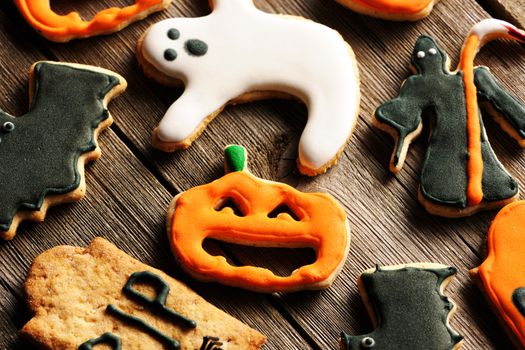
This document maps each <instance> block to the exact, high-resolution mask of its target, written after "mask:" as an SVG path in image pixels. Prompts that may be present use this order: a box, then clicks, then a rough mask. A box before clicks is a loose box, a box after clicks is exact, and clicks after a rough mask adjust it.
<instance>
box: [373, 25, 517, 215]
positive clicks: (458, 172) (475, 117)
mask: <svg viewBox="0 0 525 350" xmlns="http://www.w3.org/2000/svg"><path fill="white" fill-rule="evenodd" d="M496 38H509V39H515V40H519V41H521V42H525V32H523V31H520V30H518V29H517V28H516V27H514V26H512V25H511V24H508V23H506V22H503V21H499V20H495V19H487V20H484V21H481V22H480V23H478V24H477V25H475V26H474V27H473V28H472V30H471V31H470V33H469V35H468V37H467V40H466V41H465V44H464V46H463V49H462V52H461V59H460V64H459V67H458V70H457V71H455V72H451V71H450V70H449V67H448V62H449V61H448V58H447V55H446V53H445V52H444V51H443V50H441V49H440V48H439V46H438V45H437V43H436V42H435V40H434V39H432V38H431V37H428V36H421V37H420V38H419V39H418V40H417V42H416V45H415V48H414V51H413V54H412V66H413V69H414V75H412V76H410V77H409V78H408V79H407V80H406V81H405V82H404V83H403V85H402V87H401V91H400V93H399V96H398V97H396V98H395V99H393V100H390V101H388V102H386V103H384V104H382V105H381V106H380V107H379V108H378V109H377V110H376V112H375V115H374V120H373V122H374V125H375V126H376V127H378V128H380V129H382V130H384V131H386V132H387V133H389V134H390V135H392V137H393V138H394V139H395V147H394V151H393V153H392V157H391V160H390V170H391V171H392V172H394V173H397V172H399V171H400V170H401V167H402V166H403V164H404V161H405V157H406V154H407V150H408V147H409V146H410V144H411V142H412V141H413V140H414V139H415V138H417V137H418V136H419V135H420V134H421V131H422V128H423V123H422V116H423V115H426V114H431V115H432V116H434V117H435V118H434V119H433V123H431V125H432V132H431V133H430V139H429V144H428V148H427V154H426V157H425V161H424V163H423V168H422V171H421V185H420V187H419V200H420V202H421V203H422V204H423V206H424V207H425V208H426V209H427V211H429V212H430V213H432V214H435V215H441V216H446V217H460V216H467V215H472V214H474V213H476V212H477V211H480V210H484V209H493V208H499V207H502V206H504V205H506V204H508V203H509V202H512V201H514V200H516V199H517V197H518V183H517V182H516V180H514V179H513V178H512V177H511V175H510V174H509V173H508V172H507V171H506V170H505V168H504V167H503V165H502V164H501V163H500V162H499V160H498V158H497V157H496V155H495V154H494V151H493V150H492V147H491V145H490V143H489V141H488V138H487V134H486V132H485V127H484V126H483V120H482V119H481V115H480V107H483V108H485V109H486V110H487V111H488V112H489V113H490V114H491V115H493V116H494V118H495V120H496V121H497V122H498V123H499V124H500V125H501V126H502V128H503V130H505V132H507V133H508V134H509V135H510V136H511V137H513V138H515V139H516V140H517V141H518V142H519V144H520V145H521V146H522V147H525V107H524V105H523V104H522V103H521V102H520V101H519V100H518V99H516V98H515V97H513V96H512V95H510V94H509V93H508V92H507V91H506V90H505V89H503V88H502V87H501V86H500V85H499V84H498V83H497V81H496V80H495V79H494V77H493V76H492V74H491V73H490V71H489V70H488V68H486V67H474V63H473V62H474V57H475V55H476V53H477V52H478V51H479V49H480V48H481V47H482V46H483V45H484V44H486V43H487V42H488V41H490V40H493V39H496Z"/></svg>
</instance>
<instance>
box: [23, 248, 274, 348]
mask: <svg viewBox="0 0 525 350" xmlns="http://www.w3.org/2000/svg"><path fill="white" fill-rule="evenodd" d="M25 290H26V293H27V298H28V302H29V307H30V308H31V310H32V312H33V313H34V314H35V316H34V317H33V318H32V319H31V320H30V321H29V322H28V323H27V324H26V325H25V326H24V327H23V329H22V331H21V332H22V334H23V335H24V336H26V337H28V338H29V339H31V340H32V341H33V342H34V343H36V344H37V345H39V346H40V347H41V348H43V349H82V350H88V349H93V348H94V346H95V345H98V344H106V345H108V346H110V347H111V348H112V349H121V347H122V349H161V348H162V349H205V350H212V349H214V350H220V349H225V350H226V349H228V350H255V349H259V348H260V347H261V346H262V344H263V343H264V342H265V337H264V336H263V335H261V334H260V333H259V332H257V331H255V330H253V329H251V328H250V327H248V326H246V325H244V324H243V323H241V322H240V321H238V320H236V319H235V318H233V317H231V316H229V315H227V314H226V313H224V312H223V311H220V310H219V309H217V308H216V307H214V306H213V305H211V304H209V303H208V302H206V301H205V300H204V299H202V298H201V297H200V296H198V295H197V294H196V293H195V292H193V291H192V290H191V289H189V288H188V287H186V286H185V285H184V284H182V283H181V282H179V281H177V280H175V279H173V278H171V277H170V276H168V275H166V274H165V273H163V272H162V271H159V270H157V269H154V268H152V267H150V266H148V265H144V264H142V263H140V262H139V261H137V260H135V259H133V258H131V257H130V256H129V255H127V254H126V253H124V252H123V251H121V250H119V249H118V248H117V247H115V246H114V245H112V244H111V243H109V242H108V241H106V240H104V239H102V238H96V239H95V240H94V241H93V242H92V243H91V244H90V245H89V246H88V247H87V248H78V247H70V246H60V247H56V248H53V249H51V250H48V251H47V252H45V253H43V254H41V255H40V256H38V257H37V258H36V259H35V261H34V262H33V265H32V266H31V269H30V270H29V275H28V277H27V280H26V283H25ZM97 348H98V347H97Z"/></svg>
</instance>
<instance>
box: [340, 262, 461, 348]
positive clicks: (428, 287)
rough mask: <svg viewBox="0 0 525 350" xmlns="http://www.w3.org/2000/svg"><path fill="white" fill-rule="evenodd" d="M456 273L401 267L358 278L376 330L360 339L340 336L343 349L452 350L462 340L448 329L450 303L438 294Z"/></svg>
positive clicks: (442, 269) (445, 270)
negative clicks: (364, 291) (366, 339)
mask: <svg viewBox="0 0 525 350" xmlns="http://www.w3.org/2000/svg"><path fill="white" fill-rule="evenodd" d="M455 273H456V269H455V268H453V267H449V268H439V269H431V268H416V267H404V268H401V269H397V270H382V269H380V268H379V267H378V268H377V269H376V270H375V271H374V272H373V273H365V274H363V275H361V283H362V284H363V287H364V289H365V290H366V294H367V296H368V301H369V303H370V305H371V306H372V307H373V310H374V312H375V315H376V319H377V322H378V327H377V328H376V329H375V330H374V331H373V332H371V333H369V334H365V335H359V336H350V335H347V334H345V333H342V334H341V343H342V344H343V348H344V349H346V350H361V349H367V347H366V346H365V343H368V344H369V342H366V341H363V339H365V338H371V339H372V340H373V343H374V344H373V346H371V347H370V346H369V347H368V348H370V349H377V350H386V349H389V350H390V349H392V350H399V349H436V350H446V349H453V348H454V346H455V345H456V344H457V343H458V342H459V341H461V340H462V339H463V337H461V336H460V335H459V334H457V333H456V332H454V331H453V330H452V329H451V328H450V327H448V326H447V318H448V316H449V313H450V312H451V310H452V309H453V304H452V302H450V301H449V299H448V298H447V297H445V296H443V295H442V294H441V293H440V287H441V284H442V283H443V282H444V280H445V279H446V278H448V277H450V276H452V275H454V274H455Z"/></svg>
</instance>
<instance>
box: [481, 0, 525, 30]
mask: <svg viewBox="0 0 525 350" xmlns="http://www.w3.org/2000/svg"><path fill="white" fill-rule="evenodd" d="M484 2H486V3H487V5H488V7H489V10H490V12H493V14H494V16H495V17H498V18H501V19H505V20H507V21H509V22H512V23H514V24H515V25H517V26H519V27H521V28H525V6H524V4H523V1H521V0H484Z"/></svg>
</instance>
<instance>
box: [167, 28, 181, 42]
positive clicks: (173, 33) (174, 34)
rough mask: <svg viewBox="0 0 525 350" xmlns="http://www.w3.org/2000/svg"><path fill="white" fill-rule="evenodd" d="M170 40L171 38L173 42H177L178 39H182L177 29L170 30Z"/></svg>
mask: <svg viewBox="0 0 525 350" xmlns="http://www.w3.org/2000/svg"><path fill="white" fill-rule="evenodd" d="M168 38H170V39H171V40H177V39H178V38H180V31H179V30H178V29H176V28H171V29H170V30H168Z"/></svg>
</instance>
